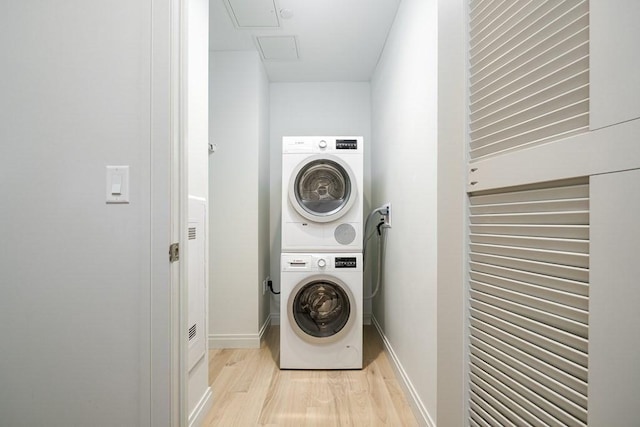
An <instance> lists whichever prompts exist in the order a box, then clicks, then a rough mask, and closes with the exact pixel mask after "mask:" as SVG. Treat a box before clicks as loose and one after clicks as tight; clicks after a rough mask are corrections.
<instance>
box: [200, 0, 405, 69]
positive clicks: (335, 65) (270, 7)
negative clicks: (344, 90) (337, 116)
mask: <svg viewBox="0 0 640 427" xmlns="http://www.w3.org/2000/svg"><path fill="white" fill-rule="evenodd" d="M400 1H401V0H211V2H210V6H209V7H210V13H209V15H210V17H209V24H210V26H209V30H210V40H209V48H210V50H212V51H228V50H254V51H256V50H257V51H258V52H259V53H260V55H261V57H262V58H263V63H264V66H265V69H266V71H267V74H268V75H269V79H270V80H271V81H274V82H322V81H369V80H370V78H371V74H372V73H373V70H374V69H375V66H376V64H377V62H378V58H379V56H380V52H381V51H382V49H383V47H384V43H385V40H386V38H387V34H388V32H389V29H390V28H391V25H392V23H393V20H394V18H395V14H396V10H397V9H398V5H399V3H400ZM374 5H375V6H374ZM268 25H271V26H272V27H266V26H268ZM265 55H266V56H267V58H265ZM291 57H292V58H293V59H282V58H291Z"/></svg>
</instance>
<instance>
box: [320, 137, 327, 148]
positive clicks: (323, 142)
mask: <svg viewBox="0 0 640 427" xmlns="http://www.w3.org/2000/svg"><path fill="white" fill-rule="evenodd" d="M318 147H320V148H327V141H325V140H324V139H323V140H322V141H320V142H318Z"/></svg>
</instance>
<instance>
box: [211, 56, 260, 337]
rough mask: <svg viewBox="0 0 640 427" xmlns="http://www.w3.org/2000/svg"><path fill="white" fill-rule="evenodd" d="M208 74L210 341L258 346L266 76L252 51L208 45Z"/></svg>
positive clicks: (258, 59) (257, 57)
mask: <svg viewBox="0 0 640 427" xmlns="http://www.w3.org/2000/svg"><path fill="white" fill-rule="evenodd" d="M210 73H211V79H210V124H209V126H210V127H209V129H210V135H211V141H212V142H213V143H214V144H216V146H217V150H216V153H215V154H213V155H211V156H210V157H209V168H210V169H209V173H210V187H209V189H210V204H211V206H212V209H211V210H210V215H209V219H210V227H209V230H210V241H211V246H210V247H211V250H210V288H209V297H210V302H209V307H210V316H209V319H210V323H209V332H210V334H209V342H210V344H211V345H213V346H215V347H219V346H223V347H235V346H240V347H242V346H257V345H259V330H260V328H261V327H262V325H263V324H264V320H266V310H265V313H262V310H261V309H260V307H262V306H263V298H265V299H266V298H267V296H266V295H265V296H264V297H263V296H262V280H263V279H264V278H265V277H261V276H263V275H264V271H262V270H263V269H264V267H263V266H264V265H265V264H267V261H266V258H265V257H268V254H265V253H263V250H262V249H261V248H262V247H263V246H264V243H262V246H261V241H264V240H265V237H266V231H265V230H264V228H265V227H264V221H265V219H264V217H265V215H267V211H268V208H267V206H266V201H267V200H268V198H269V196H268V188H266V187H265V186H264V183H261V182H260V176H265V175H266V172H265V168H267V167H268V166H267V163H266V162H265V156H264V153H265V149H264V144H265V140H266V138H265V132H266V131H265V129H264V126H265V123H266V121H267V119H265V117H264V115H265V114H267V112H266V111H265V108H264V106H265V105H266V103H267V101H266V100H265V98H267V97H268V93H267V92H266V91H265V87H266V82H267V79H266V76H265V73H264V69H263V67H262V63H261V62H260V58H259V56H258V54H257V53H256V52H212V55H211V71H210ZM261 153H262V154H261ZM261 224H262V225H261ZM261 229H262V233H261ZM261 315H262V316H265V318H264V319H263V318H260V316H261Z"/></svg>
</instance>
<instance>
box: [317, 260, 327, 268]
mask: <svg viewBox="0 0 640 427" xmlns="http://www.w3.org/2000/svg"><path fill="white" fill-rule="evenodd" d="M326 266H327V261H326V260H325V259H324V258H320V259H319V260H318V267H320V268H325V267H326Z"/></svg>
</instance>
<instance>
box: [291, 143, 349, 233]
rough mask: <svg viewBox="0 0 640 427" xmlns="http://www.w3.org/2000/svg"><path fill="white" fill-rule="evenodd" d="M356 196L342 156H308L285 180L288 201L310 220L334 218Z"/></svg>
mask: <svg viewBox="0 0 640 427" xmlns="http://www.w3.org/2000/svg"><path fill="white" fill-rule="evenodd" d="M356 197H357V182H356V179H355V176H354V175H353V172H352V171H351V168H349V165H347V164H346V163H345V162H344V161H342V159H340V158H338V157H335V156H329V155H317V156H311V157H308V158H306V159H305V161H303V162H301V163H300V164H299V165H298V166H297V167H296V169H295V170H294V172H293V174H292V175H291V181H290V182H289V201H290V202H291V205H292V206H293V207H294V208H295V210H296V211H297V212H298V213H299V214H300V215H302V216H303V217H305V218H306V219H308V220H310V221H314V222H330V221H334V220H336V219H338V218H340V217H342V216H343V215H344V214H346V213H347V212H349V209H351V206H353V203H354V202H355V200H356Z"/></svg>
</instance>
